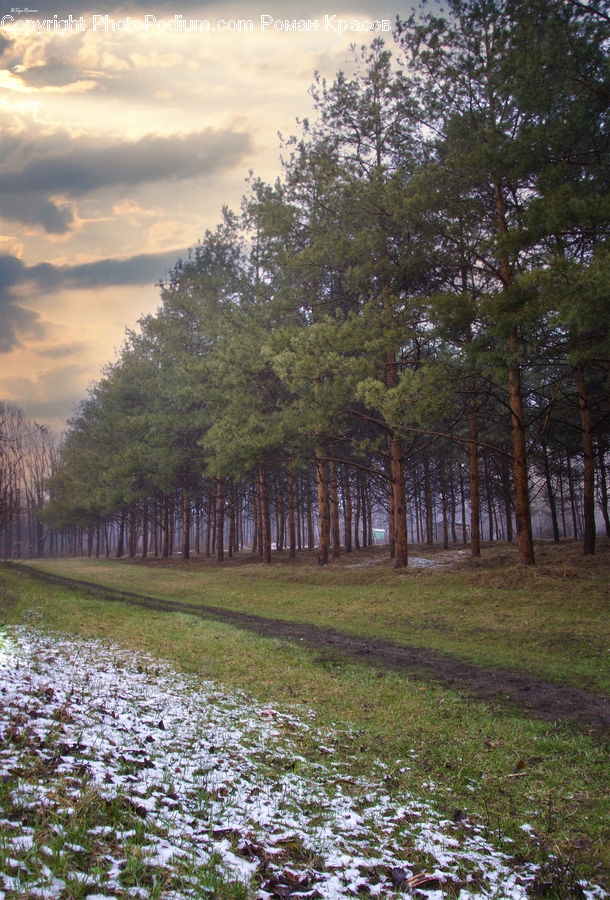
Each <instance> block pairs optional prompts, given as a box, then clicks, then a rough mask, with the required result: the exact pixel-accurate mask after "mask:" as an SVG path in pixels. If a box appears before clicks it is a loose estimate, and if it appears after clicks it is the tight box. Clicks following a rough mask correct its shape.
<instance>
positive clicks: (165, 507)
mask: <svg viewBox="0 0 610 900" xmlns="http://www.w3.org/2000/svg"><path fill="white" fill-rule="evenodd" d="M161 503H162V509H161V516H162V521H163V524H162V528H163V548H162V550H161V555H162V556H163V557H164V558H167V557H168V556H169V497H168V496H167V494H166V493H165V491H163V496H162V500H161Z"/></svg>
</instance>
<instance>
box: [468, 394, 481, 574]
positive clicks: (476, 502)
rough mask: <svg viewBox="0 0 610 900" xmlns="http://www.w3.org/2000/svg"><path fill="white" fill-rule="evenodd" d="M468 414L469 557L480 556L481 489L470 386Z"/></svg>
mask: <svg viewBox="0 0 610 900" xmlns="http://www.w3.org/2000/svg"><path fill="white" fill-rule="evenodd" d="M470 391H471V392H470V398H469V412H468V431H469V437H470V555H471V556H474V557H479V556H480V555H481V488H480V480H479V446H478V440H479V414H478V409H477V395H476V385H472V384H471V389H470Z"/></svg>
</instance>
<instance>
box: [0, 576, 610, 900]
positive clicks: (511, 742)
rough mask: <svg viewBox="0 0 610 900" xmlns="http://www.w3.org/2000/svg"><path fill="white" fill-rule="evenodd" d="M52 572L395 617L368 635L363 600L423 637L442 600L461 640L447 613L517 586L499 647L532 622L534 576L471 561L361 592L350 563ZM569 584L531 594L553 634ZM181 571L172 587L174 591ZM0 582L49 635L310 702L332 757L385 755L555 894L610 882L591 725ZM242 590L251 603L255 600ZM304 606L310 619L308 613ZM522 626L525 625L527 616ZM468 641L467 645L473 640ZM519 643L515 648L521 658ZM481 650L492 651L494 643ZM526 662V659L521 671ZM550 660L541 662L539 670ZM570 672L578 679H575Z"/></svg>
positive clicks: (406, 781) (472, 617)
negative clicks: (117, 648)
mask: <svg viewBox="0 0 610 900" xmlns="http://www.w3.org/2000/svg"><path fill="white" fill-rule="evenodd" d="M44 567H45V568H49V569H53V570H54V571H57V572H60V571H61V573H62V574H66V575H68V574H72V575H73V576H74V577H88V578H89V579H90V580H98V581H100V582H101V581H104V582H105V583H108V584H110V583H113V584H114V585H115V586H120V587H122V588H125V589H128V590H137V591H141V592H143V593H154V594H158V595H159V596H175V597H178V596H180V597H182V598H184V599H187V598H188V599H190V600H191V601H192V600H193V599H194V597H195V596H198V597H199V599H200V601H201V602H206V603H211V602H215V603H216V604H218V605H220V604H221V601H222V600H223V597H224V596H225V594H226V603H223V605H226V606H231V607H233V608H236V607H237V608H245V609H247V610H248V611H251V612H260V613H263V614H266V615H272V614H276V615H282V616H283V617H284V618H288V616H287V614H286V609H288V607H286V606H285V605H284V606H283V604H285V603H286V600H285V597H286V595H287V594H288V595H290V597H291V598H292V599H291V603H292V604H293V605H292V607H290V608H292V609H293V611H294V613H295V618H296V612H297V604H298V605H299V606H300V605H301V604H303V605H304V606H305V607H306V609H307V610H308V611H309V614H310V615H311V619H310V620H312V621H320V624H332V625H334V626H335V627H342V628H345V629H346V630H347V624H346V623H347V622H348V621H351V625H352V630H359V629H361V633H377V634H384V635H387V636H392V637H394V638H396V637H397V634H396V633H395V631H392V629H391V628H389V627H388V626H387V625H385V626H383V627H382V626H381V625H379V626H375V625H374V621H373V622H372V621H369V623H368V628H366V627H365V626H366V620H365V616H364V612H365V607H366V605H368V608H369V613H370V610H371V604H372V603H376V604H377V609H376V611H378V610H379V609H380V608H381V607H380V604H381V603H382V602H385V604H386V608H387V609H388V610H392V611H393V612H394V613H395V614H396V613H397V611H398V610H399V609H401V608H402V609H403V615H405V614H407V612H406V611H405V609H404V607H408V615H410V616H412V617H414V618H416V619H417V620H418V621H419V622H420V623H421V624H422V628H421V629H420V631H419V632H418V635H419V643H424V639H427V638H428V635H434V634H436V633H437V632H436V630H435V629H434V628H432V627H430V626H429V625H428V630H426V628H425V627H424V623H425V621H426V617H427V616H428V615H430V616H432V617H433V620H434V621H435V622H437V619H436V618H435V617H436V616H438V614H439V608H440V606H441V605H442V604H446V607H445V609H444V617H445V619H446V621H447V622H449V623H450V627H451V630H450V637H451V635H453V639H454V640H455V641H456V642H457V643H459V640H460V638H459V636H460V635H461V634H463V635H464V638H463V639H464V641H465V640H466V637H465V636H466V634H467V631H468V627H467V626H465V625H460V624H459V623H458V624H455V625H454V624H453V622H452V619H451V610H453V611H454V615H455V610H458V609H459V610H461V611H462V612H463V615H464V616H465V618H466V619H467V620H468V622H469V623H470V626H469V627H472V623H473V621H477V622H479V623H482V622H483V621H488V622H493V621H495V620H494V618H493V610H494V608H495V607H494V601H492V600H490V599H489V597H488V593H489V591H490V590H492V592H493V593H494V594H495V598H494V600H495V602H497V601H498V595H499V592H500V591H504V592H505V593H506V592H507V591H513V592H514V593H515V595H517V594H519V595H520V596H521V601H520V602H521V607H520V610H521V616H520V617H519V616H518V615H517V614H513V613H512V612H511V611H510V610H506V617H507V619H508V623H507V624H505V626H504V627H501V623H500V625H496V628H495V630H494V631H493V639H490V641H489V647H490V648H491V647H493V646H495V647H500V646H502V645H503V643H505V642H508V641H509V640H510V638H509V635H510V634H511V629H514V630H515V633H517V632H516V628H517V624H518V622H519V620H520V619H521V621H522V630H524V629H525V628H526V626H525V619H524V611H525V610H526V591H525V587H524V584H525V581H524V579H526V578H527V579H530V577H531V576H530V575H529V574H527V575H523V574H522V573H520V572H517V574H516V575H515V579H519V584H518V585H517V586H513V587H512V588H511V587H510V585H508V586H507V585H504V587H502V586H501V585H502V583H503V582H504V581H506V579H505V578H504V577H500V575H499V574H498V573H494V571H493V570H492V571H491V572H488V573H482V574H481V575H480V576H479V575H477V573H476V570H467V571H466V572H458V573H445V574H442V575H441V574H438V575H428V574H426V575H424V576H420V575H416V574H414V575H410V574H409V575H404V576H403V575H398V576H396V575H394V573H393V572H391V571H387V570H386V571H384V570H382V571H380V572H379V573H378V574H376V575H375V578H377V579H378V580H377V581H375V580H373V577H372V575H373V573H372V572H371V573H370V576H371V577H370V578H369V584H368V585H367V586H366V587H363V586H362V585H359V584H357V583H356V582H355V581H354V582H351V577H352V574H353V573H352V572H351V571H350V570H344V571H343V572H341V571H339V570H338V569H336V570H334V571H330V572H329V573H328V577H324V576H326V574H327V573H322V574H321V575H320V574H318V573H317V572H316V571H314V570H311V569H307V568H306V567H301V568H300V569H296V568H295V569H294V570H289V571H288V572H282V571H280V570H274V571H271V572H269V571H266V570H264V569H262V567H259V566H253V567H251V566H248V567H245V566H236V567H235V568H234V569H233V570H231V569H228V570H226V571H224V570H219V569H218V568H215V567H209V568H203V569H201V568H196V567H193V568H192V569H189V570H187V571H186V572H180V571H177V570H175V569H174V570H167V569H159V568H155V569H154V570H151V569H149V568H147V567H144V566H141V565H124V564H118V565H117V564H116V563H110V564H107V563H97V564H96V563H95V562H89V561H84V562H83V561H74V562H72V561H66V562H62V563H55V564H51V563H49V562H47V561H45V563H44ZM355 571H358V570H355ZM364 572H365V573H366V570H364ZM362 574H363V573H362V571H360V575H362ZM563 577H564V576H562V577H561V578H559V577H558V578H557V579H556V581H557V584H555V583H554V582H553V584H552V592H551V596H548V591H547V598H546V600H544V599H543V596H542V594H539V595H538V596H535V597H534V598H532V600H531V602H530V607H527V615H528V616H530V615H533V612H530V611H529V610H530V608H531V609H532V610H534V611H536V615H537V616H539V617H542V618H543V619H544V621H547V620H548V619H550V618H552V616H551V612H550V611H551V610H555V611H556V612H557V615H558V618H559V620H560V621H559V624H558V625H557V627H558V629H559V630H566V632H567V630H568V623H569V612H568V610H567V609H566V608H564V607H565V605H567V603H568V600H567V595H565V600H564V605H562V603H561V602H560V601H561V598H562V596H564V593H563V592H564V587H563V585H564V581H563V580H562V578H563ZM477 578H481V579H484V580H485V581H486V582H487V587H486V588H483V587H482V586H480V587H479V588H477V594H476V602H475V598H474V596H473V595H469V602H466V600H465V597H464V596H462V601H461V605H460V601H459V594H458V591H459V589H460V585H461V590H462V592H463V591H464V590H465V588H464V585H465V584H467V583H468V582H469V580H471V579H472V580H474V579H477ZM549 578H550V576H549ZM172 579H175V584H176V587H175V590H174V592H173V593H172V592H171V591H170V587H171V585H172ZM578 579H581V581H582V580H584V576H581V575H577V576H574V577H572V578H570V583H571V590H572V593H573V594H574V587H575V583H578ZM2 580H3V583H4V590H3V592H2V599H1V600H0V615H1V616H2V620H3V621H5V622H20V621H27V620H29V619H30V618H31V617H32V616H34V621H36V622H37V623H39V624H40V625H43V626H44V627H47V628H51V629H58V630H62V631H68V632H74V633H77V634H82V635H86V636H95V637H102V638H105V639H108V640H111V641H114V642H116V643H118V644H120V645H122V646H124V647H127V648H129V649H131V650H133V651H136V652H137V651H138V650H146V651H148V652H150V653H152V654H153V655H156V656H158V657H161V658H164V659H168V660H170V661H171V662H172V663H173V664H174V665H175V666H176V667H177V668H179V669H181V670H183V671H186V672H191V673H197V674H200V675H202V676H205V677H211V678H214V679H216V680H218V681H219V682H222V683H223V684H225V685H226V686H228V687H230V688H242V689H244V690H246V691H248V692H249V693H251V694H252V695H254V696H256V697H257V698H259V699H263V700H264V701H265V702H267V703H270V704H271V703H273V704H278V705H280V706H282V705H284V706H289V707H290V708H293V709H294V708H297V709H299V710H302V709H305V708H313V709H315V711H316V714H317V724H318V725H319V726H320V727H322V728H324V727H329V728H330V727H333V728H335V729H337V728H338V729H339V732H340V734H341V737H340V739H339V740H338V742H337V743H335V748H336V752H337V753H338V754H340V755H341V756H342V757H344V758H345V759H352V762H353V766H354V772H355V773H366V772H367V771H370V770H371V768H372V765H373V760H374V759H375V758H380V759H381V760H383V761H384V762H385V763H386V765H387V766H388V769H387V786H388V790H389V791H401V790H408V791H410V792H412V793H413V794H415V795H420V796H422V797H423V798H429V797H430V796H432V797H433V798H434V800H435V803H436V805H437V806H438V808H439V809H440V810H441V812H443V813H444V814H446V815H447V816H448V817H451V816H452V815H453V814H454V813H455V811H456V810H461V811H463V812H465V813H466V814H467V815H469V816H475V817H478V818H479V819H480V820H482V821H483V822H485V823H486V825H487V828H488V833H489V835H490V836H493V837H495V839H497V840H498V841H499V842H500V843H501V842H502V841H503V839H504V838H506V837H509V838H512V840H514V842H515V843H511V844H508V843H507V844H505V846H504V849H505V850H507V851H508V852H510V853H514V854H516V855H518V856H525V857H526V858H537V859H538V860H541V861H545V864H546V865H547V867H548V872H547V876H546V877H547V880H549V881H551V882H552V883H554V884H555V889H554V893H551V894H547V896H558V897H559V896H569V894H568V893H567V892H565V891H564V893H562V889H561V883H563V884H564V885H565V884H567V883H568V881H569V879H570V878H571V877H572V873H573V871H577V872H578V873H579V875H581V876H583V877H589V878H591V879H592V880H594V881H597V882H598V883H603V882H604V879H605V878H607V876H608V872H609V871H610V853H609V851H608V847H609V846H610V841H609V840H608V837H609V836H608V833H607V795H608V790H607V789H608V780H607V771H608V768H607V762H608V760H607V754H606V752H605V750H604V748H603V746H602V745H601V744H600V742H599V740H598V739H597V738H596V737H595V735H594V734H589V733H587V732H585V731H582V730H578V729H574V728H570V727H569V726H567V725H561V726H560V725H552V724H549V723H543V722H540V721H537V720H532V719H530V718H528V716H527V715H526V714H522V715H521V714H518V713H515V712H511V711H507V710H504V709H498V708H494V707H492V706H490V705H488V704H484V703H481V702H478V701H475V700H472V699H469V698H467V697H464V696H462V695H460V694H459V693H457V692H455V691H451V690H446V689H442V688H440V687H438V686H435V685H432V684H426V683H422V682H421V681H419V680H414V679H412V678H410V677H409V676H408V675H406V674H398V673H393V672H379V671H377V670H374V669H372V668H370V667H367V666H364V665H358V664H356V663H353V664H352V663H346V662H344V661H342V660H340V659H339V658H338V657H333V656H332V655H330V654H328V653H326V652H318V651H315V650H309V649H306V648H305V647H303V646H297V645H294V644H291V643H289V642H286V641H280V640H276V639H266V638H259V637H256V636H254V635H253V634H251V633H248V632H243V631H239V630H237V629H234V628H231V627H229V626H226V625H222V624H219V623H215V622H208V621H201V620H199V619H194V618H192V617H190V616H188V615H185V614H176V615H168V614H164V613H154V612H150V611H148V610H142V609H138V608H134V607H128V606H123V605H121V604H116V603H107V602H104V601H101V600H96V599H93V598H91V597H89V596H87V595H84V594H80V593H73V592H70V591H63V590H61V589H58V588H53V587H50V586H48V585H43V584H41V583H39V582H36V581H33V580H30V579H29V578H28V577H27V576H23V575H19V574H17V573H16V572H14V571H11V570H10V569H5V570H3V571H2ZM566 580H567V576H566ZM346 581H348V582H350V583H349V584H346V583H345V582H346ZM531 581H532V584H533V583H534V581H535V579H534V578H533V576H532V577H531ZM591 581H592V582H594V581H595V579H594V578H592V579H591ZM223 583H224V585H225V592H224V593H223ZM443 584H445V585H446V593H447V594H448V595H449V599H447V600H442V601H441V600H439V599H438V596H437V595H438V593H439V591H441V590H442V588H443ZM494 584H495V587H494V586H493V585H494ZM189 585H190V589H191V593H189ZM490 585H491V587H490ZM153 586H154V588H153ZM249 586H250V588H251V593H252V601H251V603H249V604H247V603H246V598H247V595H248V587H249ZM475 587H476V584H475V585H473V586H472V590H473V591H474V588H475ZM590 587H591V585H590ZM293 588H294V590H293ZM598 589H599V590H601V581H600V584H599V585H598V587H597V588H595V590H598ZM421 591H424V592H425V593H426V596H428V597H429V598H434V597H437V599H436V600H435V601H432V600H430V601H429V602H431V603H432V602H433V603H434V604H435V605H433V608H432V609H429V608H428V607H426V603H425V602H424V600H422V599H421V598H420V599H416V597H419V593H420V592H421ZM592 593H593V588H591V589H590V590H588V591H583V594H584V595H585V596H583V597H582V599H581V600H579V599H578V598H577V599H576V600H574V598H573V603H572V609H573V610H574V608H575V606H578V608H579V609H580V612H579V619H582V621H583V622H586V623H587V624H586V625H581V626H580V635H581V636H580V639H581V640H583V642H584V643H585V644H586V646H589V641H588V640H587V641H585V640H584V638H583V634H584V633H585V632H586V633H590V634H591V635H592V634H593V632H594V627H593V622H594V621H595V620H596V619H597V618H598V613H597V612H596V610H595V609H594V606H595V603H594V602H593V599H592V596H591V594H592ZM350 596H351V598H352V599H351V600H350ZM212 598H213V599H212ZM341 598H343V602H341ZM334 603H336V604H337V608H338V612H337V613H336V614H333V611H332V610H331V609H330V607H328V608H326V609H325V608H324V605H325V604H334ZM240 604H241V606H240ZM481 606H483V607H484V608H485V609H484V610H482V609H481ZM280 609H282V611H281V612H280ZM314 609H315V610H318V611H319V618H318V619H316V618H315V617H314V616H313V615H312V611H313V610H314ZM350 610H351V612H352V618H351V619H349V616H348V612H349V611H350ZM585 610H586V611H587V612H586V614H585ZM301 614H302V615H303V616H304V615H305V614H304V613H303V612H302V611H301ZM335 616H336V617H335ZM380 621H381V620H380ZM509 625H510V628H509V627H508V626H509ZM356 626H358V627H356ZM527 629H528V633H529V632H530V629H531V625H530V624H529V623H528V625H527ZM371 630H372V631H371ZM442 635H443V638H444V639H445V640H447V643H446V644H444V645H443V647H442V648H439V649H448V648H449V647H451V646H452V644H451V641H450V640H449V638H447V634H446V633H445V632H442ZM402 636H403V637H404V638H405V639H406V637H407V633H406V632H402ZM408 637H409V638H410V637H411V635H410V634H409V635H408ZM531 640H532V644H534V643H535V642H536V640H537V641H538V642H539V643H540V644H542V645H546V641H547V637H546V635H536V634H535V630H534V629H531ZM429 645H430V646H432V644H429ZM561 646H562V647H564V650H563V651H562V654H563V658H562V659H561V661H560V665H559V666H558V668H557V669H556V670H555V671H562V670H563V669H564V668H565V669H567V663H568V658H569V654H570V652H571V650H570V649H569V648H566V646H565V645H564V644H562V645H561ZM570 646H571V645H570ZM606 646H607V645H606ZM462 649H463V650H464V651H465V646H463V647H462ZM521 652H522V651H521V648H519V649H518V653H521ZM482 653H483V658H484V656H485V654H486V653H491V649H487V650H484V651H482ZM505 654H506V655H505V657H503V658H502V659H501V660H499V661H501V662H502V664H505V665H507V664H508V663H507V662H506V661H505V660H507V659H509V658H511V659H515V656H514V651H511V650H509V649H507V650H506V651H505ZM511 654H512V655H511ZM463 655H467V654H466V652H464V654H463ZM471 658H472V656H471ZM496 661H498V660H497V659H496ZM598 662H599V657H598ZM520 667H521V668H525V664H523V663H522V665H521V666H520ZM542 668H543V669H544V670H545V671H548V667H547V664H546V663H545V664H544V665H543V666H542ZM574 681H575V682H576V683H581V681H580V676H579V677H578V678H576V679H574ZM300 740H301V741H302V744H303V746H302V748H301V753H302V755H303V756H304V757H305V759H306V760H307V761H308V762H312V763H313V762H315V761H316V759H318V758H319V753H320V750H319V747H318V746H317V744H315V742H309V739H308V738H307V736H306V735H303V736H302V737H301V738H300ZM405 760H406V761H407V763H408V766H409V770H408V771H407V772H403V771H401V768H402V767H403V764H404V761H405ZM399 761H400V762H399ZM524 823H529V824H531V825H532V826H533V827H534V828H535V830H536V832H537V834H538V841H536V842H534V841H532V840H531V838H529V837H527V836H526V835H525V834H524V832H523V831H522V830H521V829H520V826H521V825H522V824H524ZM549 854H555V855H556V856H557V861H555V862H549Z"/></svg>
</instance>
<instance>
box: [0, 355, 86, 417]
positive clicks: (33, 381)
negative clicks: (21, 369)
mask: <svg viewBox="0 0 610 900" xmlns="http://www.w3.org/2000/svg"><path fill="white" fill-rule="evenodd" d="M88 375H89V370H88V367H87V366H82V365H76V364H74V363H69V364H67V365H65V366H60V367H59V368H56V369H45V370H44V371H40V372H38V373H36V374H34V375H32V376H30V377H24V376H18V377H12V378H11V377H9V378H0V392H1V394H2V396H3V397H10V398H11V403H14V404H15V405H16V406H19V407H21V408H22V409H24V410H25V412H26V413H27V415H28V416H29V417H30V418H32V419H35V420H36V421H37V422H40V423H45V424H49V425H51V426H52V427H53V428H54V429H55V430H58V431H59V430H61V428H62V426H63V424H64V422H65V418H66V414H69V413H70V411H75V410H76V408H77V406H78V404H79V402H80V400H82V397H83V394H84V391H85V389H86V387H87V384H88V380H89V379H88Z"/></svg>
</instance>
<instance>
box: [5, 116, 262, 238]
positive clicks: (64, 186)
mask: <svg viewBox="0 0 610 900" xmlns="http://www.w3.org/2000/svg"><path fill="white" fill-rule="evenodd" d="M8 140H10V147H7V148H6V149H7V150H9V152H10V156H9V161H8V163H7V164H6V165H5V166H3V167H2V171H1V172H0V210H1V211H2V214H3V215H4V216H6V218H9V219H12V220H16V221H19V222H22V223H23V224H27V225H33V224H36V225H39V226H41V227H42V228H44V230H45V231H47V232H48V233H51V234H62V233H65V232H66V231H68V230H69V229H70V226H71V224H72V221H73V213H72V210H71V209H70V208H69V207H68V206H66V205H65V204H64V205H62V204H58V203H57V202H55V201H54V200H53V199H51V197H52V195H53V194H57V193H59V194H65V195H68V196H70V197H76V196H82V195H83V194H87V193H91V192H94V191H98V190H111V189H112V188H113V187H115V186H116V187H118V186H121V187H125V186H130V187H133V186H134V185H140V184H144V183H152V182H159V181H173V180H179V179H187V178H197V177H202V176H206V175H207V176H209V175H213V174H216V173H218V172H219V171H221V170H224V169H229V168H232V167H233V166H234V165H236V164H237V163H239V162H240V161H242V160H243V159H244V157H245V156H246V154H247V153H248V152H249V151H250V149H251V138H250V135H248V134H247V133H246V132H241V131H233V130H231V129H226V130H217V129H214V128H205V129H203V130H202V131H197V132H192V133H190V134H186V135H171V136H162V137H161V136H158V135H147V136H145V137H143V138H141V139H140V140H138V141H131V142H122V143H115V144H110V145H106V146H99V144H97V145H94V144H93V143H92V142H91V140H90V139H88V140H81V141H78V142H76V144H74V145H70V144H69V143H66V144H65V145H64V147H63V149H61V150H60V149H54V151H50V152H49V150H48V145H47V144H46V143H45V142H43V141H42V140H41V141H40V142H39V143H37V144H36V145H35V146H32V145H31V144H28V143H27V139H25V140H24V146H23V147H22V152H21V153H20V152H19V148H18V147H16V146H15V140H14V138H13V137H9V139H8ZM56 144H57V141H56ZM4 149H5V148H4V147H3V141H2V140H0V155H1V154H2V151H3V150H4ZM7 155H9V154H5V159H6V158H7Z"/></svg>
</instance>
